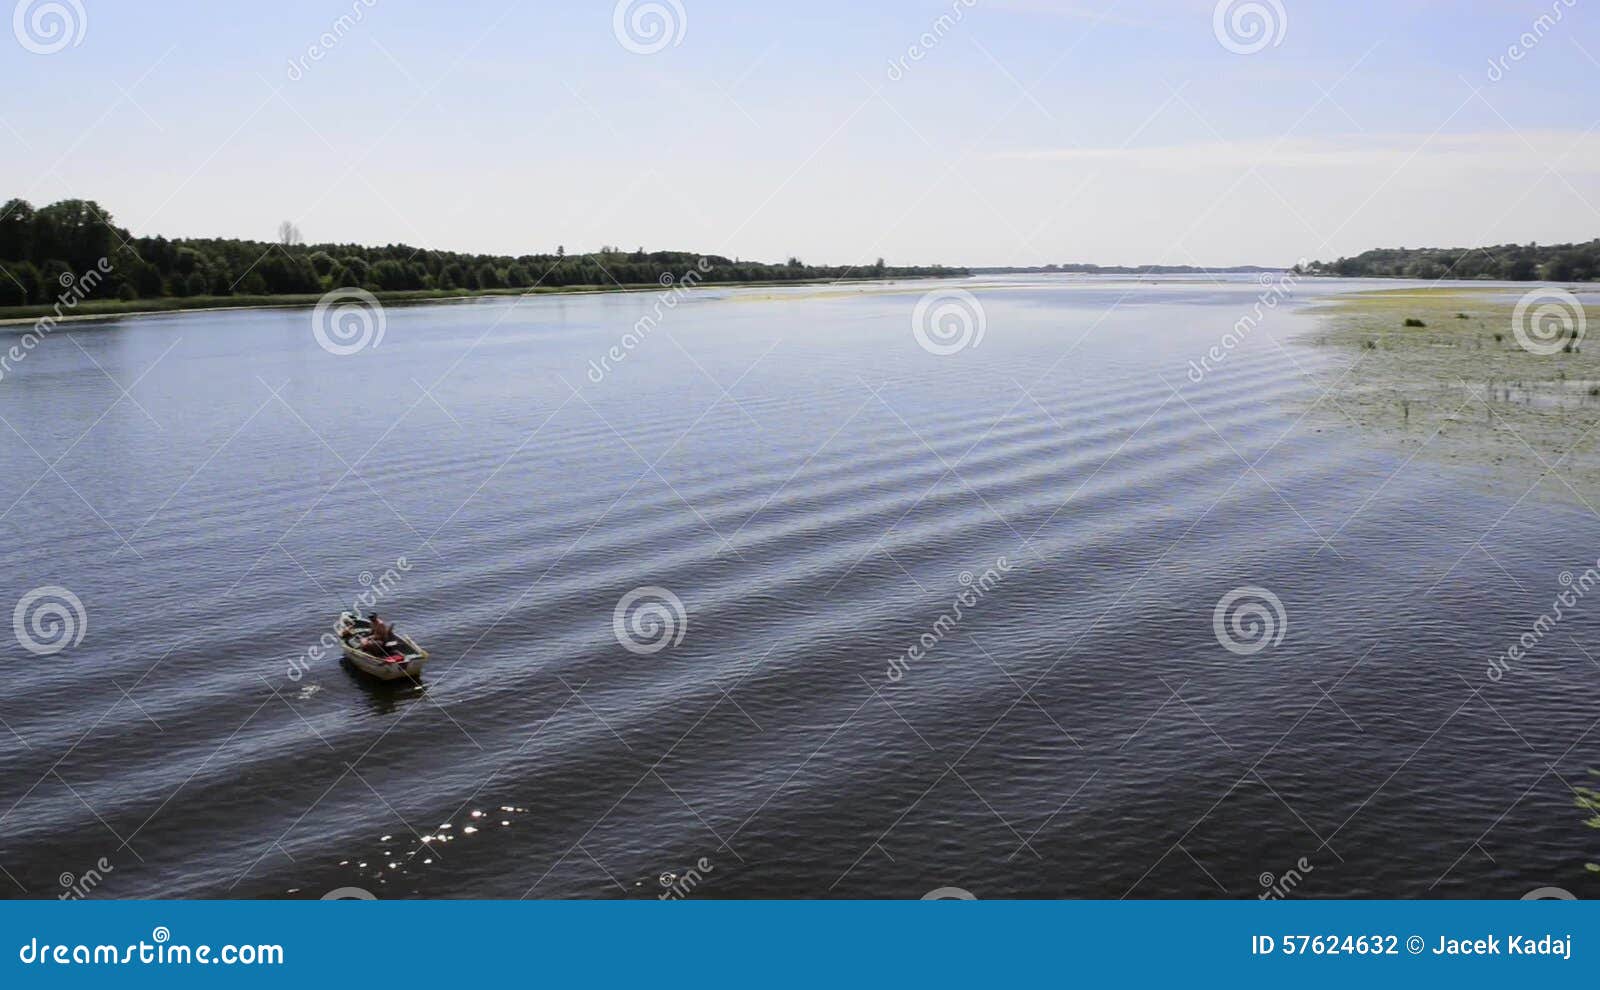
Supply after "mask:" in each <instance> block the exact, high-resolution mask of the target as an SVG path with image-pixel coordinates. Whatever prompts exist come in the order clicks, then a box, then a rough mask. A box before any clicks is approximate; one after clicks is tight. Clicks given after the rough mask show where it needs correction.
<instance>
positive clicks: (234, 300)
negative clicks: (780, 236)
mask: <svg viewBox="0 0 1600 990" xmlns="http://www.w3.org/2000/svg"><path fill="white" fill-rule="evenodd" d="M965 277H967V276H966V275H965V274H964V273H953V274H951V275H895V276H885V277H881V278H860V279H844V280H840V279H835V278H809V279H781V280H773V281H759V282H744V281H720V282H711V281H702V282H697V283H695V286H694V287H695V288H697V289H699V288H736V287H740V286H752V287H757V288H760V287H767V288H772V287H775V286H785V285H866V284H870V283H873V282H891V281H892V282H906V281H921V280H925V279H937V278H965ZM672 288H673V286H665V285H662V284H661V283H659V282H642V283H635V284H628V285H561V286H546V287H535V288H532V289H408V290H401V291H394V292H374V293H372V295H373V297H374V298H376V299H377V300H378V302H380V303H382V304H384V305H395V306H408V305H423V304H426V303H438V302H467V301H470V300H473V299H492V298H496V297H499V298H521V297H524V296H558V295H567V296H593V295H604V294H606V293H613V292H615V293H621V292H652V291H655V292H666V291H670V290H671V289H672ZM325 295H327V293H320V292H319V293H295V294H288V295H277V296H191V297H187V298H174V297H166V298H162V299H93V300H85V301H83V302H81V303H79V304H78V305H77V306H75V307H73V310H72V312H70V313H68V314H66V315H63V316H59V317H57V316H56V315H55V307H54V306H6V307H0V327H10V326H27V325H29V324H33V323H37V322H38V321H40V320H42V319H44V318H46V317H49V318H51V319H52V321H53V322H56V323H85V322H92V321H96V320H115V319H122V318H124V317H134V316H167V315H171V314H176V313H229V312H236V311H245V310H263V309H309V308H312V307H314V306H316V305H317V303H318V302H320V301H321V300H322V299H323V297H324V296H325Z"/></svg>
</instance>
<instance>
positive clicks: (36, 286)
mask: <svg viewBox="0 0 1600 990" xmlns="http://www.w3.org/2000/svg"><path fill="white" fill-rule="evenodd" d="M300 240H301V239H300V234H299V231H298V229H297V228H295V226H294V225H293V224H290V223H284V224H283V225H281V226H280V227H279V234H278V239H277V240H276V241H250V240H238V239H233V238H209V237H183V238H166V237H134V236H133V235H132V234H131V233H130V232H129V231H128V230H127V229H125V228H122V227H118V226H117V225H116V224H115V222H114V221H113V220H112V218H111V215H110V214H109V213H108V212H107V211H106V210H105V209H104V208H102V207H101V206H100V205H99V204H98V203H96V202H94V201H93V200H83V199H67V200H62V201H61V202H59V203H52V204H50V205H49V206H41V207H37V208H35V207H34V206H33V205H32V204H30V203H28V202H27V201H25V200H21V199H12V200H10V201H9V202H7V203H6V204H5V205H4V207H0V269H3V272H4V277H0V306H27V305H47V304H49V303H52V302H54V301H55V300H56V298H57V296H58V295H59V294H60V292H61V290H62V287H63V286H64V285H67V284H70V283H71V281H72V280H73V279H75V278H76V277H77V275H79V274H80V273H82V272H84V271H86V270H88V269H89V268H92V267H94V266H95V265H97V264H98V263H99V262H100V259H102V258H107V259H110V262H111V266H112V271H111V274H110V275H108V276H107V277H106V279H105V281H104V282H103V283H102V284H101V285H100V286H99V287H98V288H97V290H96V292H95V297H96V298H116V299H124V300H135V299H161V298H187V297H198V296H207V297H219V298H222V297H228V296H275V295H297V294H317V293H322V292H326V291H328V290H330V289H335V288H340V287H356V288H363V289H367V290H369V291H372V292H404V291H419V290H421V291H441V292H450V291H481V290H515V289H531V288H534V287H536V286H538V287H552V288H559V287H562V286H574V285H583V286H589V285H593V286H609V287H614V286H616V285H617V284H622V285H647V284H651V283H657V284H659V283H660V282H661V281H662V279H663V277H664V276H666V275H669V274H670V275H672V276H673V277H674V278H681V277H683V276H684V275H685V274H686V273H687V272H689V271H691V270H696V271H699V272H700V273H701V274H700V275H699V276H698V277H699V279H700V280H702V281H705V282H783V281H795V280H811V279H834V280H843V279H874V278H895V277H920V276H933V275H962V274H966V271H965V269H954V268H945V267H944V266H942V265H935V266H922V267H890V266H887V265H885V264H884V263H883V259H882V258H879V259H878V260H877V262H876V263H875V264H872V265H865V266H819V265H807V264H805V263H804V262H802V261H801V260H800V259H799V258H789V259H788V260H787V261H786V262H784V263H783V264H764V263H761V262H754V261H743V260H740V259H737V258H725V257H721V256H718V255H699V254H694V253H691V252H685V251H650V252H647V251H645V250H644V249H643V248H640V249H638V250H635V251H623V250H619V249H617V248H615V247H602V248H601V249H600V250H599V251H596V252H591V253H588V254H572V255H569V254H567V253H566V250H565V248H559V247H558V248H557V249H556V250H555V252H554V253H552V254H524V255H517V256H515V257H512V256H508V255H490V254H467V253H461V252H455V251H434V250H427V249H422V248H416V247H412V246H410V245H406V244H389V245H385V246H383V247H368V246H363V245H359V244H303V243H301V242H300ZM702 258H704V261H705V263H704V264H702V263H701V259H702Z"/></svg>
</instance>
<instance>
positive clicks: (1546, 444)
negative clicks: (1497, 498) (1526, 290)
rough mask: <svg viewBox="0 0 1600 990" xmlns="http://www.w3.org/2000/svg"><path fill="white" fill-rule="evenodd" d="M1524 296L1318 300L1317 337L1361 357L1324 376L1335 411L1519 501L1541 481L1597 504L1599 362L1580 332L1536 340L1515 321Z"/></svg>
mask: <svg viewBox="0 0 1600 990" xmlns="http://www.w3.org/2000/svg"><path fill="white" fill-rule="evenodd" d="M1519 295H1520V293H1519V292H1518V291H1517V290H1515V289H1506V288H1490V287H1481V286H1472V287H1466V286H1459V287H1448V288H1440V287H1435V286H1428V287H1412V288H1404V289H1389V290H1377V291H1370V292H1356V293H1350V294H1347V295H1341V296H1338V297H1336V298H1334V299H1333V300H1331V301H1330V302H1329V303H1328V304H1326V305H1324V306H1320V307H1318V308H1317V309H1315V310H1313V311H1312V312H1313V313H1314V314H1315V315H1318V316H1320V317H1322V318H1323V322H1322V326H1321V327H1320V329H1319V330H1318V331H1317V332H1315V333H1314V334H1313V335H1311V336H1310V338H1309V339H1310V340H1311V341H1312V342H1314V343H1316V344H1319V345H1322V346H1328V347H1335V348H1347V349H1349V351H1350V353H1351V356H1352V357H1351V360H1349V361H1341V362H1338V363H1337V367H1338V369H1339V370H1338V371H1335V372H1331V373H1330V376H1329V378H1328V380H1327V381H1326V382H1325V387H1329V388H1333V391H1332V392H1331V393H1330V394H1329V396H1328V400H1327V401H1325V402H1324V403H1323V405H1324V406H1328V407H1330V408H1329V409H1326V410H1324V412H1330V411H1331V412H1333V413H1335V416H1334V419H1333V420H1332V421H1331V422H1333V423H1337V424H1343V425H1344V426H1349V425H1351V424H1352V423H1354V424H1355V425H1357V426H1359V427H1360V428H1362V429H1363V430H1365V431H1369V433H1370V435H1371V436H1372V437H1373V439H1375V440H1378V441H1381V442H1392V443H1396V444H1399V445H1401V446H1403V447H1407V448H1411V449H1413V450H1416V449H1417V448H1421V450H1420V451H1418V454H1417V456H1418V457H1419V458H1420V459H1422V460H1425V461H1444V462H1450V463H1455V464H1459V465H1464V466H1469V467H1471V468H1474V469H1475V470H1474V472H1473V474H1474V475H1475V476H1476V477H1478V478H1481V479H1483V481H1482V483H1483V484H1485V485H1487V486H1489V487H1492V488H1498V489H1501V490H1505V491H1509V492H1510V493H1511V494H1512V496H1513V497H1516V496H1520V495H1522V494H1524V493H1525V492H1527V491H1528V489H1529V488H1530V487H1533V486H1539V487H1541V489H1542V491H1543V492H1544V493H1545V494H1546V495H1548V496H1551V497H1554V498H1556V499H1558V500H1565V501H1573V502H1579V501H1581V500H1587V501H1590V502H1595V500H1596V499H1600V403H1597V402H1596V401H1595V400H1596V399H1597V398H1600V359H1596V358H1591V357H1590V356H1589V355H1588V354H1586V353H1584V348H1583V347H1582V335H1581V333H1580V334H1576V335H1574V333H1573V331H1572V330H1571V329H1570V328H1562V330H1561V332H1560V336H1558V337H1556V338H1554V339H1548V340H1547V339H1538V340H1533V339H1531V338H1530V337H1529V333H1528V331H1527V330H1526V329H1525V328H1524V329H1519V328H1518V327H1517V326H1516V323H1515V320H1514V313H1515V307H1516V304H1517V300H1518V297H1519ZM1460 314H1471V315H1470V316H1469V318H1468V319H1465V320H1463V319H1460V318H1459V315H1460ZM1400 327H1411V328H1416V327H1426V328H1427V329H1428V332H1427V333H1410V332H1404V333H1402V332H1398V331H1399V328H1400ZM1485 337H1488V338H1490V339H1492V341H1493V344H1489V345H1488V346H1485V345H1486V344H1488V341H1487V340H1485ZM1356 355H1361V356H1360V357H1359V358H1357V357H1355V356H1356ZM1352 362H1353V363H1352ZM1341 375H1342V377H1341ZM1336 382H1337V387H1334V386H1335V383H1336ZM1484 468H1487V469H1488V470H1487V471H1484V470H1482V469H1484ZM1597 504H1600V503H1597Z"/></svg>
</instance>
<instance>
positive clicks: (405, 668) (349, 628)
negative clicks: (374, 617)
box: [333, 612, 428, 681]
mask: <svg viewBox="0 0 1600 990" xmlns="http://www.w3.org/2000/svg"><path fill="white" fill-rule="evenodd" d="M333 632H334V635H335V636H338V637H339V643H340V645H341V646H342V647H343V648H344V658H345V659H346V660H348V661H350V665H351V666H353V667H355V668H356V669H357V670H359V671H361V672H362V673H364V674H368V675H370V676H372V677H376V678H377V679H378V680H380V681H397V680H399V679H401V678H402V677H409V678H411V679H412V680H417V679H419V678H421V677H422V668H423V665H424V664H426V663H427V662H428V651H427V650H424V649H423V648H422V647H420V646H418V645H417V641H416V640H414V639H412V638H411V637H410V636H406V635H403V634H402V633H400V632H399V631H395V632H394V634H393V635H392V636H390V637H389V641H388V642H387V643H384V644H383V647H382V649H381V650H380V649H379V648H377V647H375V646H373V645H372V644H371V643H369V642H368V640H370V639H371V637H372V623H370V622H368V621H367V620H366V619H363V618H362V617H361V616H359V615H357V614H356V613H354V612H340V613H339V621H338V622H336V623H334V626H333Z"/></svg>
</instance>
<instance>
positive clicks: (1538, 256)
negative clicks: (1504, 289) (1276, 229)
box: [1295, 240, 1600, 282]
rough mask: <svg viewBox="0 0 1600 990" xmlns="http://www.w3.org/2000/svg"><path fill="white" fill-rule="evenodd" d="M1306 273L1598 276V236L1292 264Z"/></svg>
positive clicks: (1513, 278)
mask: <svg viewBox="0 0 1600 990" xmlns="http://www.w3.org/2000/svg"><path fill="white" fill-rule="evenodd" d="M1295 270H1296V271H1303V272H1306V273H1307V274H1311V275H1342V276H1347V277H1351V278H1421V279H1444V278H1448V279H1498V280H1503V281H1508V282H1532V281H1540V280H1542V281H1548V282H1593V281H1597V280H1600V240H1593V241H1589V242H1588V243H1586V244H1544V245H1540V244H1501V245H1498V246H1496V247H1480V248H1403V247H1402V248H1380V249H1378V250H1375V251H1365V252H1363V253H1361V254H1358V255H1356V256H1355V257H1354V258H1340V259H1339V260H1338V261H1332V262H1321V261H1313V262H1311V263H1310V264H1308V265H1306V266H1304V267H1303V268H1302V267H1301V266H1298V265H1297V266H1296V269H1295Z"/></svg>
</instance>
